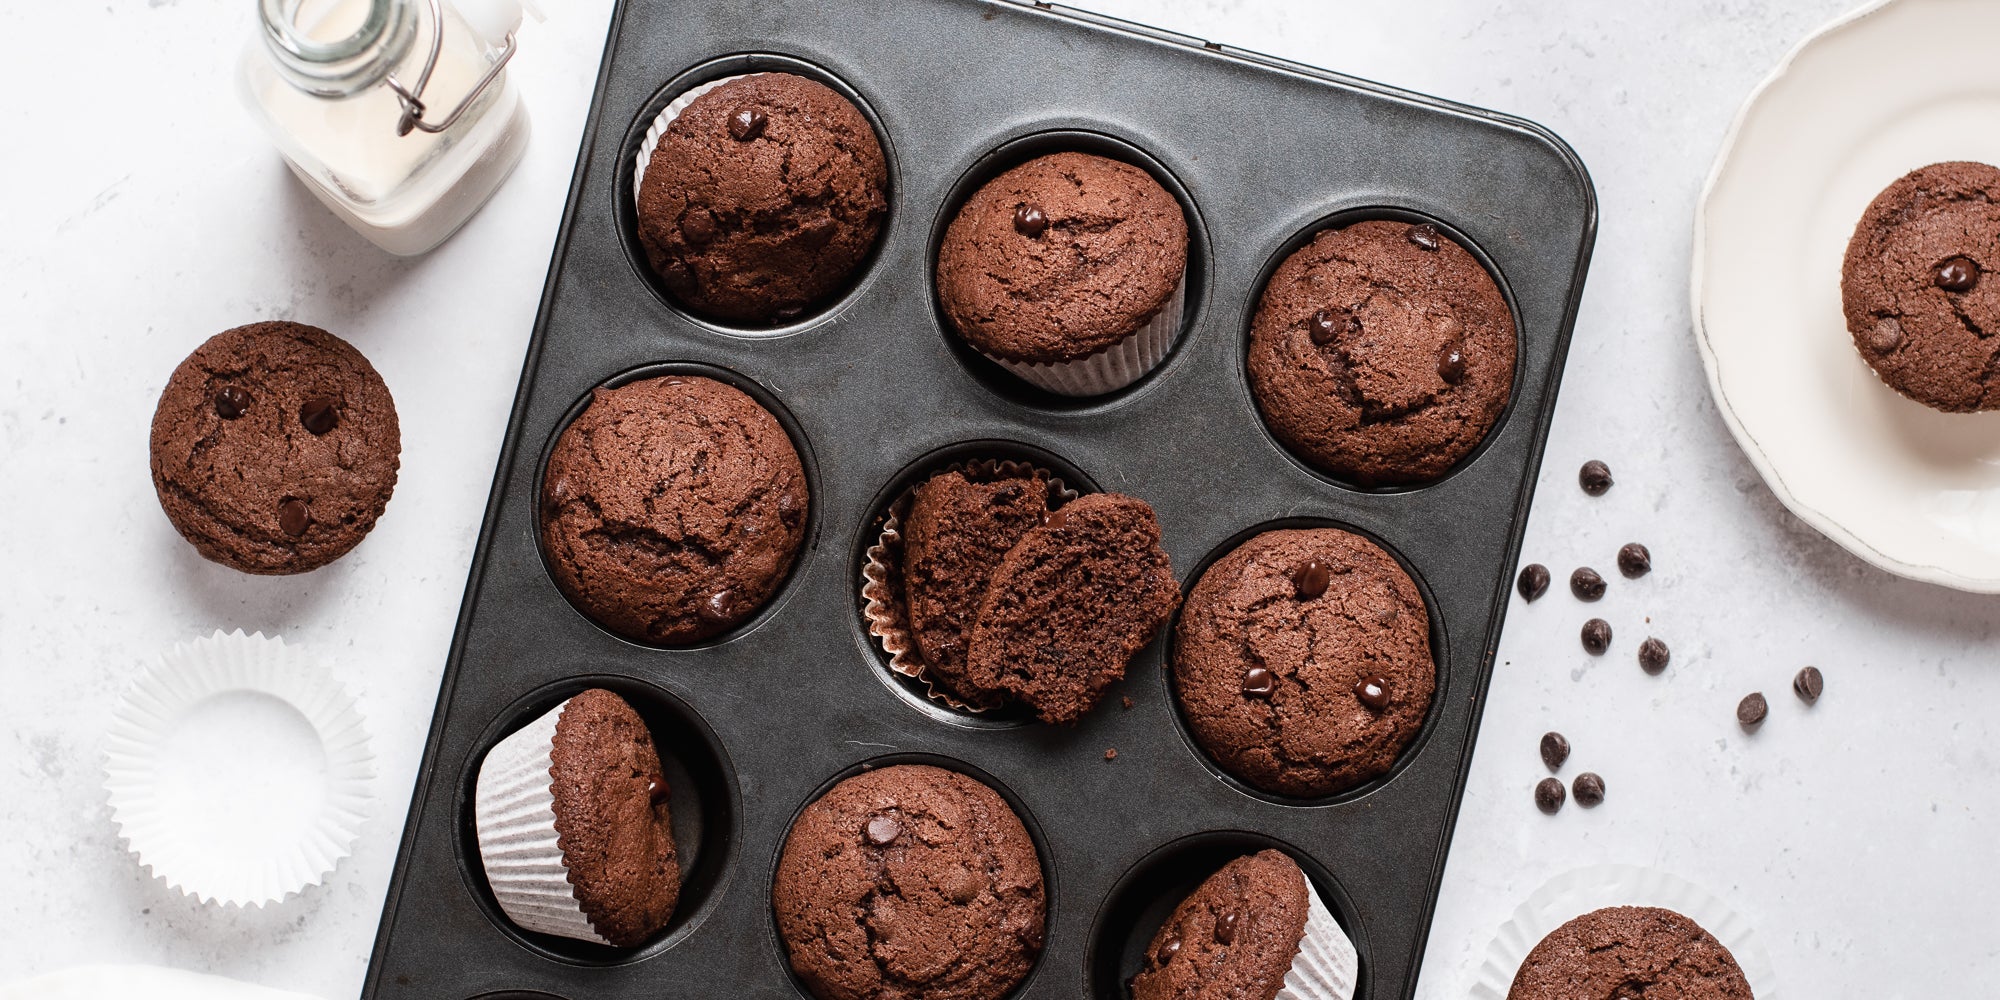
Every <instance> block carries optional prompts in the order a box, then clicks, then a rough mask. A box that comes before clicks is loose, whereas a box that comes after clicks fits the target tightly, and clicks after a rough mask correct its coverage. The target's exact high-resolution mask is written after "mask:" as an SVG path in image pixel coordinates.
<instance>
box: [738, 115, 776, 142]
mask: <svg viewBox="0 0 2000 1000" xmlns="http://www.w3.org/2000/svg"><path fill="white" fill-rule="evenodd" d="M770 122H771V119H770V116H768V115H766V114H764V112H763V110H762V109H760V108H744V109H742V110H741V111H738V112H736V113H735V114H733V115H730V116H729V137H730V138H732V139H735V140H736V141H737V142H749V141H750V140H752V139H755V138H757V137H758V136H760V135H763V134H764V126H766V125H768V124H770Z"/></svg>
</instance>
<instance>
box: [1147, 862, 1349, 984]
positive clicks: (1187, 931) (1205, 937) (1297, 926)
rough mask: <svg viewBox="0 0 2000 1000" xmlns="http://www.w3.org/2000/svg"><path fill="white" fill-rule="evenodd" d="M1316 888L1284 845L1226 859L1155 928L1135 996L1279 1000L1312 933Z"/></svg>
mask: <svg viewBox="0 0 2000 1000" xmlns="http://www.w3.org/2000/svg"><path fill="white" fill-rule="evenodd" d="M1311 891H1312V888H1311V887H1310V886H1309V885H1307V884H1306V876H1305V872H1303V871H1300V870H1299V864H1298V862H1296V861H1293V860H1292V859H1291V858H1289V857H1287V856H1285V854H1284V853H1283V852H1281V851H1276V850H1271V849H1266V850H1262V851H1258V852H1257V853H1255V854H1251V855H1246V856H1244V857H1240V858H1237V859H1235V860H1234V861H1231V862H1229V863H1228V864H1226V865H1223V866H1222V868H1221V869H1220V870H1218V871H1217V872H1216V873H1215V874H1213V875H1210V876H1209V877H1208V878H1207V880H1205V881H1203V882H1202V883H1201V885H1200V886H1199V887H1197V888H1196V889H1195V891H1194V892H1192V893H1190V894H1189V895H1188V897H1187V898H1186V899H1184V900H1182V901H1181V903H1180V905H1179V906H1176V907H1174V912H1173V914H1172V915H1171V916H1169V917H1167V922H1166V923H1164V924H1162V925H1160V929H1159V931H1158V932H1157V933H1155V934H1154V935H1153V940H1152V943H1150V944H1148V945H1147V946H1146V962H1145V965H1144V967H1143V968H1141V969H1140V971H1139V974H1138V975H1137V976H1134V977H1133V978H1132V1000H1211V998H1213V1000H1222V998H1225V997H1227V998H1241V1000H1272V998H1274V997H1276V996H1277V995H1278V990H1279V989H1281V988H1283V986H1284V985H1285V973H1287V972H1289V971H1291V967H1292V959H1293V958H1294V957H1295V956H1297V955H1298V953H1299V942H1300V941H1301V940H1303V939H1304V938H1305V933H1306V910H1307V906H1308V903H1307V897H1306V894H1307V893H1309V892H1311Z"/></svg>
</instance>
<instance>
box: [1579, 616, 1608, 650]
mask: <svg viewBox="0 0 2000 1000" xmlns="http://www.w3.org/2000/svg"><path fill="white" fill-rule="evenodd" d="M1610 648H1611V623H1610V622H1608V621H1605V620H1604V619H1602V618H1592V619H1591V620H1589V621H1587V622H1584V623H1583V651H1584V652H1586V653H1589V654H1590V655H1592V656H1603V655H1604V651H1605V650H1607V649H1610Z"/></svg>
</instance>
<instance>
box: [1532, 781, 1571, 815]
mask: <svg viewBox="0 0 2000 1000" xmlns="http://www.w3.org/2000/svg"><path fill="white" fill-rule="evenodd" d="M1567 798H1569V792H1568V791H1567V790H1566V789H1564V788H1563V783H1562V782H1560V781H1557V780H1556V779H1554V778H1543V779H1542V780H1541V781H1539V782H1537V783H1536V784H1535V808H1537V809H1540V810H1541V811H1543V812H1545V813H1548V814H1549V815H1551V816H1554V815H1555V814H1556V810H1558V809H1561V808H1562V807H1563V800H1564V799H1567Z"/></svg>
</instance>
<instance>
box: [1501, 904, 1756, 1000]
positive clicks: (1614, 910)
mask: <svg viewBox="0 0 2000 1000" xmlns="http://www.w3.org/2000/svg"><path fill="white" fill-rule="evenodd" d="M1577 997H1632V998H1648V997H1662V998H1668V997H1670V998H1673V1000H1751V998H1752V995H1751V992H1750V983H1749V981H1748V980H1746V979H1744V978H1743V970H1742V969H1741V968H1739V967H1738V966H1737V964H1736V958H1735V956H1733V955H1731V954H1730V953H1729V949H1727V948H1724V947H1723V946H1722V943H1721V942H1719V941H1717V940H1716V939H1715V938H1714V937H1713V936H1711V935H1710V934H1709V933H1708V932H1707V931H1705V930H1702V929H1701V926H1700V925H1698V924H1696V923H1695V922H1694V921H1692V920H1689V919H1688V918H1686V917H1684V916H1681V915H1680V914H1678V913H1675V912H1673V911H1672V910H1662V909H1657V908H1653V907H1639V906H1614V907H1610V908H1607V909H1602V910H1597V911H1594V912H1591V913H1586V914H1584V915H1583V916H1580V917H1578V918H1576V919H1575V920H1572V921H1570V922H1569V923H1566V924H1564V925H1562V926H1561V927H1558V928H1556V929H1555V930H1554V931H1553V932H1551V933H1550V934H1549V936H1548V937H1545V938H1543V939H1542V942H1541V943H1540V944H1538V945H1536V946H1535V949H1534V950H1533V951H1531V952H1529V953H1528V957H1527V959H1526V960H1525V961H1523V962H1522V963H1521V970H1520V971H1519V972H1517V973H1515V974H1514V985H1513V988H1512V989H1510V990H1508V991H1507V1000H1574V998H1577Z"/></svg>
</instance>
